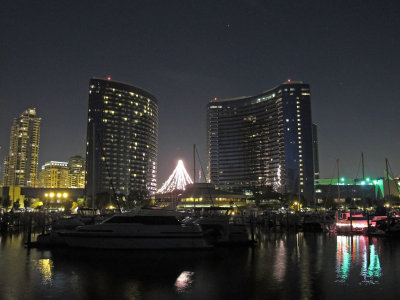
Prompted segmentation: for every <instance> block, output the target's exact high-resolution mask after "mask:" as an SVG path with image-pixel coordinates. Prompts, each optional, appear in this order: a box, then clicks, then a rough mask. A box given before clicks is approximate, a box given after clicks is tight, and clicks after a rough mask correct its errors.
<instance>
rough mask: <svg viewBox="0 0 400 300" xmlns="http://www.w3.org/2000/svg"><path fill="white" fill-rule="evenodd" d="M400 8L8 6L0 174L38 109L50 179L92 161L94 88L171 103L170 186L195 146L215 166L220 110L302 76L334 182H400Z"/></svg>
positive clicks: (164, 144) (162, 142)
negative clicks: (216, 101)
mask: <svg viewBox="0 0 400 300" xmlns="http://www.w3.org/2000/svg"><path fill="white" fill-rule="evenodd" d="M399 15H400V4H399V3H398V2H397V1H387V2H385V3H384V5H383V3H381V2H377V1H352V2H351V3H348V2H347V1H335V2H334V3H325V2H320V1H308V2H306V3H299V2H291V1H289V2H284V3H282V2H280V1H272V2H270V3H265V2H264V1H257V0H253V1H248V2H240V1H220V2H215V1H202V2H196V1H185V2H180V1H169V2H168V3H164V2H162V1H137V2H135V3H132V2H131V1H118V2H117V3H98V2H94V1H93V2H92V1H85V2H69V1H58V2H52V1H42V2H40V3H29V2H28V3H26V2H23V1H5V3H4V4H3V7H2V10H1V12H0V17H1V20H0V25H1V29H0V36H1V42H2V50H3V51H2V52H1V53H0V64H1V68H2V70H3V72H1V73H0V76H1V77H0V99H1V105H2V113H1V116H0V126H1V128H2V131H1V132H2V134H1V135H0V145H1V146H2V149H1V150H0V159H1V161H0V163H1V169H2V170H3V163H4V157H5V156H6V155H7V154H8V149H9V134H10V128H11V124H12V119H13V118H14V117H17V116H18V115H20V114H21V113H22V112H23V111H24V110H25V109H27V108H29V107H35V108H36V109H37V114H38V116H39V117H41V118H42V121H41V140H40V150H39V167H40V166H41V165H42V164H43V163H45V162H46V161H50V160H57V161H66V160H67V159H68V158H69V157H70V156H73V155H76V154H78V155H82V156H85V144H86V122H87V114H88V112H87V109H88V90H89V79H90V78H92V77H100V78H107V77H108V76H110V77H111V78H112V79H113V80H116V81H121V82H126V83H128V84H132V85H134V86H138V87H141V88H143V89H145V90H147V91H149V92H150V93H152V94H154V95H155V96H156V97H157V100H158V103H159V116H160V117H159V147H158V153H159V155H158V186H161V185H162V183H163V182H164V181H165V180H166V179H167V178H168V176H169V174H170V173H171V172H172V171H173V169H174V168H175V165H176V163H177V161H178V159H183V160H184V162H185V166H186V168H187V170H188V172H189V174H191V175H192V168H193V167H192V164H193V163H192V146H193V144H197V147H198V150H199V152H200V155H201V158H202V163H203V166H204V167H205V166H206V163H207V161H206V151H207V149H206V106H207V103H208V102H209V101H210V100H211V99H213V98H214V97H218V98H231V97H239V96H244V95H256V94H258V93H260V92H262V91H265V90H268V89H271V88H273V87H275V86H277V85H279V84H280V83H281V82H284V81H286V80H287V79H288V78H291V79H292V80H301V81H303V82H305V83H308V84H310V87H311V103H312V111H313V122H314V123H316V124H317V125H318V133H319V136H318V140H319V159H320V173H321V178H323V177H335V176H336V173H335V172H336V171H335V168H336V159H337V158H339V159H340V169H341V174H342V175H343V176H346V177H356V176H357V175H358V177H360V176H361V168H360V157H361V151H364V155H365V162H366V174H367V175H368V176H383V175H384V172H383V171H384V168H385V158H386V157H387V158H388V159H389V161H390V165H391V168H392V170H393V173H394V175H396V176H397V175H399V173H400V155H399V154H398V151H397V149H398V148H399V146H400V139H398V138H397V133H396V132H395V130H394V129H392V128H396V126H395V125H396V124H397V123H396V122H395V120H397V118H398V116H397V112H398V111H399V109H400V101H398V97H399V96H398V95H399V94H400V86H399V85H398V70H399V69H400V61H399V59H398V53H400V40H399V39H398V28H400V19H399V18H398V16H399Z"/></svg>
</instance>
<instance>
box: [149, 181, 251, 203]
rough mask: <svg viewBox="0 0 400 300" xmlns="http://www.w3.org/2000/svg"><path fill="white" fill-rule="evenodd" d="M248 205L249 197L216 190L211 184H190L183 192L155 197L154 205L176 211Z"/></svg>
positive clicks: (160, 194) (177, 191)
mask: <svg viewBox="0 0 400 300" xmlns="http://www.w3.org/2000/svg"><path fill="white" fill-rule="evenodd" d="M249 203H250V197H249V196H247V195H243V194H241V193H232V192H228V191H222V190H219V189H216V188H215V186H214V185H213V184H211V183H198V182H197V183H190V184H187V185H186V187H185V190H174V191H170V192H167V193H158V194H156V195H155V204H157V205H158V206H164V207H177V208H178V209H189V208H210V207H225V208H229V207H234V208H238V207H243V206H246V205H247V204H249Z"/></svg>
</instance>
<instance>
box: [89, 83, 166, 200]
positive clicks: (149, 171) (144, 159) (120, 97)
mask: <svg viewBox="0 0 400 300" xmlns="http://www.w3.org/2000/svg"><path fill="white" fill-rule="evenodd" d="M157 132H158V105H157V99H156V98H155V97H154V96H153V95H152V94H150V93H149V92H147V91H145V90H143V89H140V88H138V87H135V86H132V85H129V84H125V83H121V82H117V81H111V80H104V79H97V78H94V79H91V80H90V86H89V112H88V127H87V144H86V172H87V174H86V190H87V191H86V193H87V194H88V195H92V193H93V192H94V193H95V197H96V196H97V195H98V194H101V193H104V192H110V193H113V192H115V193H117V194H122V195H125V196H128V195H129V194H130V193H132V192H134V193H137V192H139V193H143V192H145V193H147V192H148V193H149V194H150V195H152V194H154V193H155V191H156V185H157V182H156V175H157ZM93 163H94V164H93ZM93 184H94V185H93Z"/></svg>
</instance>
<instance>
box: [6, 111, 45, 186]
mask: <svg viewBox="0 0 400 300" xmlns="http://www.w3.org/2000/svg"><path fill="white" fill-rule="evenodd" d="M40 120H41V118H39V117H37V115H36V109H35V108H28V109H27V110H25V111H24V112H23V113H22V114H21V115H20V116H19V117H17V118H14V120H13V124H12V126H11V134H10V150H9V154H8V156H7V157H6V158H5V161H4V173H3V186H4V187H7V186H19V187H35V186H37V172H38V158H39V132H40Z"/></svg>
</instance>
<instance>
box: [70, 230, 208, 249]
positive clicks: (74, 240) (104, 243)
mask: <svg viewBox="0 0 400 300" xmlns="http://www.w3.org/2000/svg"><path fill="white" fill-rule="evenodd" d="M63 236H64V239H65V243H66V244H67V245H68V246H69V247H73V248H95V249H193V248H199V249H201V248H209V247H210V246H209V245H208V244H207V243H206V241H205V239H204V236H203V235H202V234H198V235H187V234H182V235H179V234H172V235H166V234H160V235H146V236H141V235H118V234H115V233H113V234H84V235H82V234H79V232H76V233H64V234H63Z"/></svg>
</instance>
